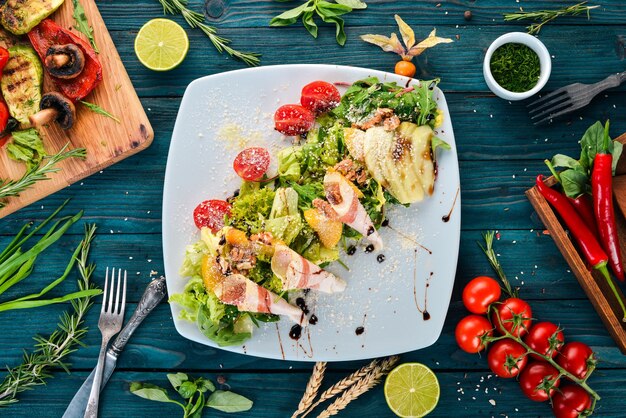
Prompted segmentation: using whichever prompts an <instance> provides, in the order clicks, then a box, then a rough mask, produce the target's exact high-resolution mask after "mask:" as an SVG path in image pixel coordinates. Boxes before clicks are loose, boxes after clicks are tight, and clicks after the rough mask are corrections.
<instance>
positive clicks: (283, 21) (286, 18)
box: [270, 1, 311, 26]
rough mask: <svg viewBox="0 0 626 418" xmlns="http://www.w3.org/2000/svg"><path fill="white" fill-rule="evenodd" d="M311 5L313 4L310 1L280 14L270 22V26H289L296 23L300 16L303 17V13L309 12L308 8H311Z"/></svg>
mask: <svg viewBox="0 0 626 418" xmlns="http://www.w3.org/2000/svg"><path fill="white" fill-rule="evenodd" d="M310 3H311V2H310V1H308V2H306V3H303V4H301V5H300V6H298V7H295V8H293V9H290V10H287V11H286V12H283V13H281V14H279V15H278V16H276V17H274V18H273V19H272V20H271V21H270V26H288V25H292V24H294V23H296V22H297V20H298V18H299V17H300V15H302V13H304V12H305V11H307V8H308V7H310Z"/></svg>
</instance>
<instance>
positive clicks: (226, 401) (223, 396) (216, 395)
mask: <svg viewBox="0 0 626 418" xmlns="http://www.w3.org/2000/svg"><path fill="white" fill-rule="evenodd" d="M252 405H253V403H252V401H251V400H250V399H248V398H246V397H244V396H241V395H238V394H236V393H233V392H230V391H223V390H216V391H215V392H213V393H212V394H211V396H209V398H208V399H207V401H206V406H208V407H209V408H213V409H217V410H218V411H222V412H229V413H233V412H243V411H248V410H249V409H250V408H252Z"/></svg>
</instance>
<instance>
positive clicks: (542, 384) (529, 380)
mask: <svg viewBox="0 0 626 418" xmlns="http://www.w3.org/2000/svg"><path fill="white" fill-rule="evenodd" d="M558 377H559V371H558V370H557V369H555V368H554V367H553V366H551V365H550V364H548V363H546V362H545V361H532V362H530V363H528V365H527V366H526V367H525V368H524V370H522V373H521V374H520V376H519V385H520V387H521V388H522V392H524V395H526V396H528V398H529V399H531V400H533V401H536V402H543V401H547V400H548V399H549V398H551V397H552V395H553V394H554V392H555V391H556V389H557V388H558V387H559V384H560V383H561V380H560V379H559V378H558ZM548 387H549V389H548ZM546 389H548V391H546Z"/></svg>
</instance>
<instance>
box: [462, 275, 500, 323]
mask: <svg viewBox="0 0 626 418" xmlns="http://www.w3.org/2000/svg"><path fill="white" fill-rule="evenodd" d="M501 293H502V290H501V289H500V285H499V284H498V282H497V281H495V280H494V279H492V278H491V277H487V276H479V277H476V278H474V279H472V280H471V281H470V282H469V283H468V284H467V285H465V288H464V289H463V305H465V307H466V308H467V310H468V311H470V312H471V313H475V314H486V313H487V310H488V309H489V305H491V304H492V303H493V302H497V301H498V300H500V294H501Z"/></svg>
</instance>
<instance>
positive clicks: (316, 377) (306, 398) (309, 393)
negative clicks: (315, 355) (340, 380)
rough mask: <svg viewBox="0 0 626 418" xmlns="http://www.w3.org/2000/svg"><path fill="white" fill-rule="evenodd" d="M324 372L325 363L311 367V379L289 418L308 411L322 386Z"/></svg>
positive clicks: (294, 417)
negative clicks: (296, 407)
mask: <svg viewBox="0 0 626 418" xmlns="http://www.w3.org/2000/svg"><path fill="white" fill-rule="evenodd" d="M325 371H326V362H325V361H321V362H318V363H315V366H314V367H313V372H312V373H311V378H310V379H309V383H307V384H306V389H304V394H303V395H302V399H300V404H298V409H297V410H296V412H294V413H293V415H292V416H291V418H296V417H297V416H298V415H300V414H301V413H303V412H304V411H306V410H307V409H309V407H310V406H311V404H312V403H313V401H314V400H315V397H316V396H317V392H319V390H320V386H321V385H322V380H324V372H325Z"/></svg>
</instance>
